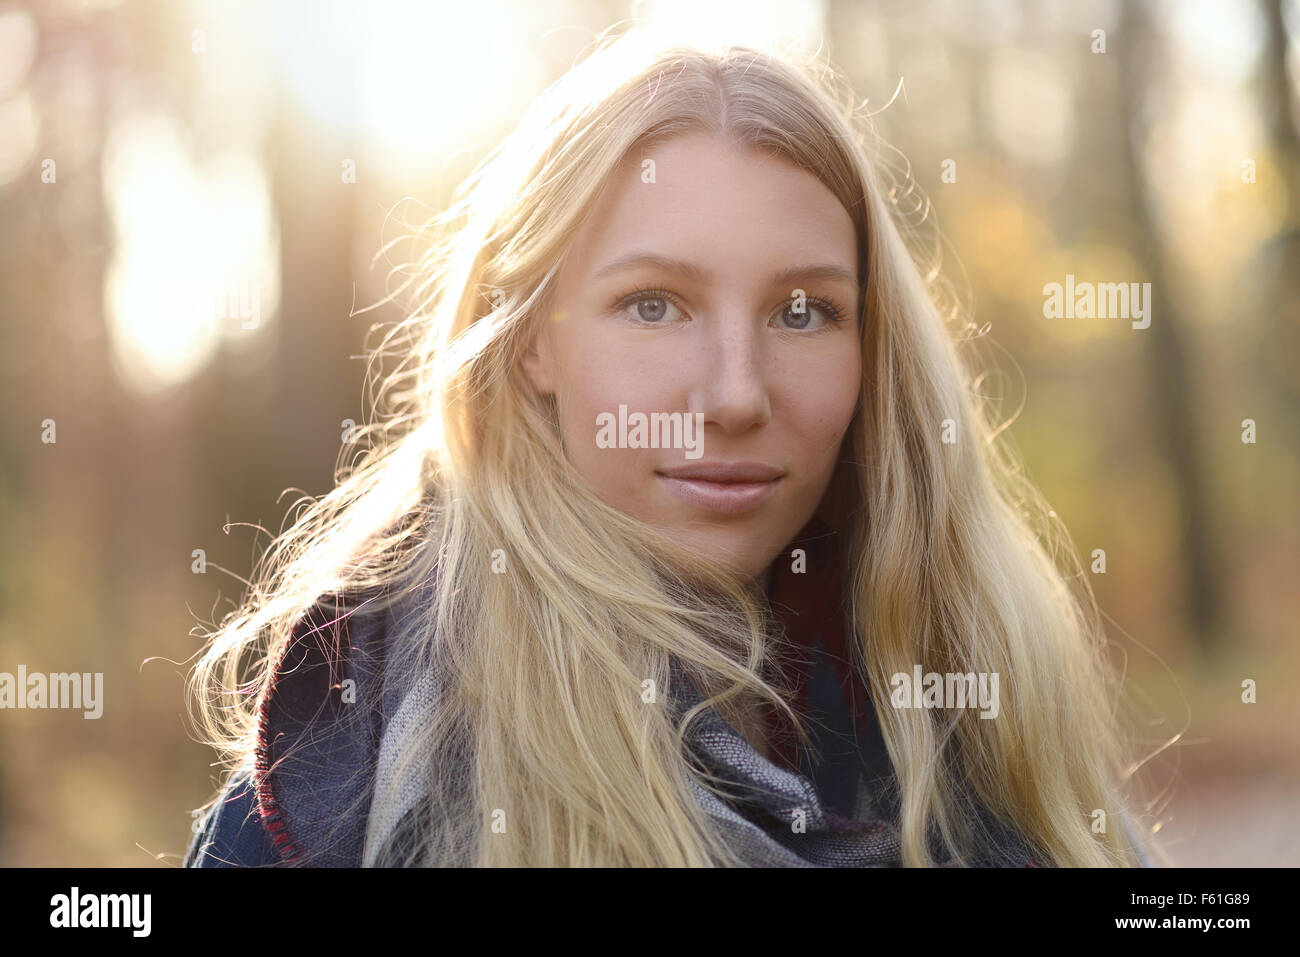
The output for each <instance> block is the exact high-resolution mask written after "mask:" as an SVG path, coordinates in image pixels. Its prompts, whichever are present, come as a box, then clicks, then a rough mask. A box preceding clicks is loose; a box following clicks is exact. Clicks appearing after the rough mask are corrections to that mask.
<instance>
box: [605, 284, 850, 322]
mask: <svg viewBox="0 0 1300 957" xmlns="http://www.w3.org/2000/svg"><path fill="white" fill-rule="evenodd" d="M804 298H805V299H806V300H807V301H808V302H810V303H812V304H813V305H814V306H820V307H821V308H822V309H824V310H826V312H827V313H828V314H829V315H830V318H831V321H832V322H843V321H844V316H845V313H846V312H847V311H848V310H846V309H844V308H843V307H842V306H840V305H839V304H838V303H835V302H833V301H831V300H829V299H822V298H819V297H816V296H805V297H804ZM646 299H664V300H667V301H668V302H671V303H672V304H673V305H675V306H677V308H679V309H681V308H682V307H681V305H680V304H679V303H678V301H677V297H676V296H675V295H673V294H672V293H671V292H669V291H668V290H667V289H659V288H655V287H646V288H643V289H637V290H635V291H633V292H629V293H628V294H627V295H625V296H622V297H620V298H619V299H617V300H615V301H614V302H613V303H612V304H611V305H610V309H611V311H613V312H621V311H622V310H624V309H626V308H627V307H628V306H630V305H632V304H634V303H637V302H641V301H643V300H646ZM683 311H685V310H683ZM645 324H646V325H658V323H653V322H652V323H645ZM822 328H825V329H829V328H830V327H829V326H823V327H822ZM792 331H801V330H792Z"/></svg>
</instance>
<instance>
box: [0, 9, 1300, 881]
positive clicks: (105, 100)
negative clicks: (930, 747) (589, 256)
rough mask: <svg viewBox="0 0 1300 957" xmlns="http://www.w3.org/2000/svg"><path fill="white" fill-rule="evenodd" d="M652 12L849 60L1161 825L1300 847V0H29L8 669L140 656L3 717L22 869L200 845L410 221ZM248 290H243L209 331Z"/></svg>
mask: <svg viewBox="0 0 1300 957" xmlns="http://www.w3.org/2000/svg"><path fill="white" fill-rule="evenodd" d="M637 18H643V19H646V20H654V21H659V22H668V23H674V24H680V25H682V26H683V28H685V29H689V30H691V31H700V33H701V34H702V35H716V32H717V31H724V32H725V34H726V35H727V36H728V37H729V38H730V39H731V40H733V41H734V42H739V43H747V42H752V43H759V44H764V43H770V42H772V41H773V40H783V41H785V42H794V43H799V44H801V45H803V46H805V47H806V48H808V49H816V48H817V47H818V45H819V43H824V44H825V45H826V47H827V48H828V50H829V55H830V57H831V60H832V62H833V63H834V64H835V65H836V66H837V67H838V68H840V69H842V70H843V71H844V72H845V73H846V74H847V77H848V79H849V80H850V82H851V83H852V85H853V88H854V90H855V91H856V93H857V95H858V97H859V99H860V100H861V99H865V100H866V101H867V105H868V108H870V109H871V110H872V111H873V112H875V111H876V108H877V107H878V108H879V112H878V115H877V117H876V122H877V124H878V125H879V127H880V129H881V131H882V133H883V134H884V136H885V138H886V139H887V140H888V141H889V142H890V143H891V144H892V145H893V146H895V147H897V148H898V149H899V150H900V151H901V156H902V157H906V163H907V164H910V171H911V175H912V177H913V178H914V180H915V185H916V187H918V188H919V190H920V191H921V192H922V193H924V194H925V195H926V196H928V198H929V201H930V205H929V207H928V208H926V207H924V206H922V207H920V212H921V213H923V214H924V215H925V217H926V218H927V221H929V220H932V221H933V222H934V223H935V224H936V225H937V227H938V229H939V230H941V231H942V235H943V237H944V239H945V241H946V248H945V252H944V268H945V270H946V271H947V273H948V275H949V276H950V277H951V278H952V279H953V280H954V281H955V282H957V283H959V284H960V285H962V286H963V287H964V288H965V290H966V291H965V293H964V295H965V298H966V301H967V304H968V306H970V307H971V309H972V310H973V311H972V313H971V314H970V315H969V316H968V317H967V318H968V320H969V321H970V322H972V323H974V324H975V326H976V327H982V326H984V325H985V324H988V325H989V331H988V333H987V335H986V336H985V337H984V338H983V339H982V340H981V345H982V346H985V345H992V344H996V346H995V348H992V349H989V350H987V351H988V352H989V354H990V357H991V358H992V359H993V361H994V362H995V363H996V367H997V368H996V371H997V375H996V376H995V377H993V378H992V379H990V382H991V383H992V382H994V380H996V382H997V385H996V388H994V387H993V386H990V388H993V389H994V391H1000V392H1001V393H1002V394H1004V395H1005V396H1006V402H1005V403H1004V411H1005V413H1006V414H1007V415H1008V416H1010V415H1011V414H1014V413H1016V411H1017V409H1020V411H1019V414H1018V416H1017V418H1016V420H1015V422H1014V424H1013V426H1012V430H1011V434H1012V435H1013V436H1014V439H1015V444H1016V447H1017V448H1018V449H1019V451H1020V453H1021V455H1022V456H1023V458H1024V461H1025V464H1026V466H1027V468H1028V471H1029V474H1030V477H1031V478H1032V479H1034V480H1035V481H1036V482H1037V483H1038V484H1039V486H1040V487H1041V488H1042V490H1043V491H1044V493H1045V495H1046V496H1047V498H1048V500H1049V501H1050V502H1051V503H1052V506H1053V507H1054V508H1055V510H1056V511H1057V513H1058V514H1059V515H1060V516H1061V517H1062V519H1063V520H1064V521H1065V523H1066V525H1067V526H1068V528H1069V529H1070V531H1071V534H1072V535H1073V537H1074V541H1075V544H1076V546H1077V548H1078V551H1079V552H1080V555H1081V557H1082V559H1083V560H1084V562H1085V565H1087V564H1091V562H1092V559H1091V555H1092V553H1093V550H1094V549H1104V550H1105V553H1106V571H1105V573H1104V574H1092V576H1091V581H1092V585H1093V587H1094V589H1095V591H1096V593H1097V596H1098V599H1099V601H1100V603H1101V605H1102V608H1103V609H1104V611H1105V612H1106V614H1107V616H1108V625H1109V627H1110V632H1111V637H1112V638H1113V639H1114V641H1115V643H1116V647H1117V649H1120V651H1121V653H1122V654H1123V655H1125V656H1126V657H1127V676H1128V677H1127V687H1128V690H1129V692H1130V694H1131V695H1132V697H1133V699H1134V700H1135V701H1137V702H1138V705H1139V707H1141V708H1142V709H1143V710H1144V712H1145V713H1146V714H1148V715H1149V716H1150V722H1149V724H1147V725H1145V726H1143V727H1142V728H1140V729H1139V733H1141V734H1142V736H1143V739H1144V741H1145V742H1147V745H1148V749H1149V750H1151V751H1155V750H1157V749H1161V750H1160V753H1159V754H1158V755H1157V756H1156V757H1154V758H1153V760H1151V761H1150V762H1149V763H1148V765H1147V766H1146V768H1145V769H1144V771H1143V773H1144V774H1149V775H1151V781H1152V782H1153V784H1152V787H1153V789H1154V790H1153V792H1152V793H1153V796H1154V797H1156V798H1157V799H1158V802H1157V804H1155V805H1154V806H1153V807H1152V808H1151V809H1150V813H1151V815H1152V816H1153V819H1156V820H1159V821H1161V822H1162V826H1161V829H1160V831H1159V836H1160V838H1161V839H1162V840H1163V841H1164V843H1165V846H1166V847H1167V849H1168V850H1169V852H1170V854H1171V855H1172V858H1173V861H1174V863H1176V864H1247V865H1276V864H1289V865H1296V864H1300V828H1297V826H1296V823H1295V812H1296V811H1297V810H1300V800H1298V798H1300V721H1298V720H1297V719H1298V718H1300V702H1298V696H1297V695H1296V693H1295V690H1294V689H1295V688H1296V686H1297V682H1298V681H1300V654H1298V648H1297V642H1296V640H1295V639H1296V628H1297V625H1296V621H1297V617H1300V615H1298V612H1300V608H1298V607H1297V605H1298V602H1297V590H1296V587H1295V586H1296V581H1297V577H1298V573H1300V547H1298V546H1300V509H1297V490H1298V489H1300V469H1298V464H1300V463H1298V461H1297V451H1298V449H1300V416H1298V415H1297V411H1296V410H1297V399H1300V395H1298V392H1300V268H1297V267H1298V265H1300V232H1298V230H1300V207H1298V202H1297V195H1298V191H1300V176H1298V175H1297V172H1298V171H1297V164H1300V142H1298V140H1297V125H1298V124H1297V121H1298V118H1300V105H1298V101H1300V88H1298V86H1297V78H1300V52H1298V51H1300V5H1297V4H1294V3H1287V2H1283V0H1261V2H1256V0H1239V2H1230V0H1224V2H1210V0H1190V2H1170V3H1160V2H1150V3H1120V2H1098V0H1057V2H1028V0H1024V2H1022V0H978V2H974V0H972V2H964V0H948V2H937V0H933V2H927V0H880V2H867V0H824V2H815V0H810V2H804V3H798V2H789V0H785V2H776V0H772V2H767V0H745V2H741V3H704V2H700V0H691V2H659V3H656V2H653V0H645V2H641V3H630V2H623V3H616V2H612V0H611V2H606V0H572V2H548V3H522V2H518V3H505V2H503V0H475V2H469V3H466V2H461V3H427V4H426V3H392V2H376V3H355V4H340V3H326V2H277V3H265V4H263V3H256V2H242V0H241V2H225V0H222V2H218V0H211V2H199V0H194V2H181V0H177V2H108V0H93V2H91V0H84V2H75V0H41V2H39V3H38V2H33V0H17V2H12V0H11V2H0V330H2V338H0V370H2V371H0V375H2V381H3V385H4V392H5V412H4V416H3V419H2V420H0V568H2V569H3V578H2V581H3V591H2V592H0V671H7V672H11V673H12V672H16V670H17V667H18V665H19V664H25V665H26V666H27V669H28V670H29V671H30V672H35V671H44V672H53V671H89V672H103V673H104V674H105V678H104V696H105V708H104V714H103V717H102V718H100V719H99V720H96V721H86V720H84V719H83V717H82V715H81V714H80V713H79V712H77V711H52V710H50V711H33V710H22V711H17V710H15V711H3V712H0V864H6V865H16V864H23V865H32V864H37V865H142V866H143V865H150V864H155V865H163V866H167V865H175V864H176V863H177V862H178V861H179V856H180V855H181V854H182V853H183V851H184V849H185V846H186V845H187V843H188V841H189V837H190V827H189V825H190V809H191V808H194V807H197V806H199V805H200V804H201V803H202V802H204V801H205V800H207V798H208V797H210V794H211V787H212V786H213V784H214V783H215V780H216V777H215V770H214V769H213V768H212V767H211V764H210V762H211V759H212V757H211V755H210V753H208V751H207V750H206V749H204V748H203V747H201V746H199V745H197V744H196V743H194V741H192V740H191V738H190V736H189V731H188V725H187V724H186V721H185V706H184V703H183V699H182V690H183V689H182V675H183V673H184V671H185V670H186V665H185V662H186V660H187V659H188V658H189V657H190V655H192V653H193V652H194V650H195V648H196V646H197V639H196V638H195V637H192V636H191V629H192V628H194V627H195V625H196V623H198V622H203V623H210V622H213V621H216V620H219V619H220V617H221V616H222V615H223V614H225V612H226V611H228V610H229V608H230V605H231V602H232V601H235V600H237V599H238V598H239V596H240V594H241V592H242V587H243V586H242V582H241V580H242V578H244V577H246V576H247V575H248V574H249V573H250V570H251V568H252V565H253V561H254V558H255V556H256V555H257V554H258V553H260V551H261V550H262V549H263V548H265V546H266V544H267V536H266V535H265V534H260V533H257V532H255V530H254V529H253V528H251V527H250V525H260V526H262V527H263V528H265V529H268V530H270V531H271V532H275V531H277V530H278V529H280V527H281V522H282V520H283V519H284V516H285V511H286V509H287V508H288V507H289V506H290V505H291V504H292V503H293V501H294V500H295V499H296V498H297V497H298V495H299V491H290V492H289V493H288V494H285V495H283V496H281V493H282V492H284V491H285V490H287V489H288V490H301V491H304V492H307V493H310V494H321V493H324V492H325V491H327V490H328V489H329V488H330V487H331V485H332V475H333V470H334V468H335V466H336V464H337V460H338V457H339V452H340V448H341V440H342V433H343V429H344V427H345V426H344V425H343V423H344V422H345V420H348V419H352V420H355V421H362V420H363V418H364V414H365V407H364V398H365V397H364V395H363V390H362V384H363V377H364V370H365V363H364V361H362V359H361V358H360V357H361V355H362V352H363V348H364V345H365V344H366V342H367V341H368V340H367V329H369V328H370V327H371V326H372V325H373V324H374V323H375V322H377V321H379V322H391V321H395V319H396V318H398V316H397V315H395V314H394V313H393V312H391V311H390V312H385V311H384V310H385V309H390V310H391V309H393V308H395V307H391V306H388V307H384V308H382V309H377V310H374V311H371V312H363V313H360V314H358V315H355V316H352V315H350V313H352V312H353V311H354V310H356V309H360V308H362V307H363V306H366V305H369V304H371V303H374V302H375V301H377V300H378V299H379V298H381V297H382V296H383V295H384V294H385V292H386V291H387V286H386V285H385V274H386V272H387V266H388V263H387V261H385V260H382V259H381V260H378V261H376V260H375V256H376V253H377V252H378V251H379V249H380V246H381V245H382V243H383V242H385V241H388V240H390V239H392V238H394V235H395V229H396V225H395V223H394V222H393V221H392V220H391V219H390V217H389V214H390V213H392V212H393V211H394V210H399V211H400V212H401V215H402V218H405V219H407V220H412V221H418V220H419V219H422V218H424V217H426V216H427V215H428V214H430V213H432V211H434V210H436V209H439V208H442V207H443V206H444V205H445V204H446V203H447V202H448V201H449V198H450V194H451V190H452V189H453V187H454V186H455V185H456V184H457V183H458V182H459V181H460V179H461V178H462V177H463V176H464V175H465V174H466V173H468V172H469V171H470V170H471V168H472V167H473V165H474V164H475V163H476V162H477V161H478V159H479V158H480V157H481V156H482V155H483V154H484V153H485V152H486V151H487V149H488V148H490V147H491V146H492V145H493V144H494V142H495V141H496V140H497V139H498V138H499V137H500V136H501V135H503V134H504V133H505V132H506V131H508V130H509V129H510V128H511V127H512V125H513V124H514V123H515V122H516V121H517V120H518V118H519V116H520V114H521V112H522V110H523V109H524V108H525V106H526V105H527V104H528V102H529V101H530V100H531V99H532V98H533V97H534V96H535V95H536V94H537V93H538V92H540V91H541V90H542V89H543V88H544V87H545V86H546V85H547V84H548V83H549V82H551V80H553V79H554V78H555V77H557V76H558V75H560V74H561V73H562V72H563V71H564V70H565V69H566V68H567V67H568V66H569V65H570V64H571V63H572V62H573V60H574V59H575V58H576V57H578V56H579V55H580V54H581V53H582V51H583V49H584V48H585V47H586V46H587V45H588V44H589V43H590V41H591V40H592V38H593V37H594V36H595V35H597V34H598V33H599V32H600V31H602V30H604V29H606V28H607V27H609V26H611V25H612V24H615V23H619V22H626V23H629V24H630V23H631V22H632V21H633V20H634V19H637ZM708 31H713V34H708ZM1096 31H1102V33H1101V34H1098V33H1097V32H1096ZM887 104H888V106H887V108H886V105H887ZM349 160H351V161H353V163H354V168H355V182H349V181H347V180H348V177H347V175H346V163H347V161H349ZM949 160H951V161H953V162H952V163H949V164H947V165H945V162H946V161H949ZM894 162H895V163H897V164H898V165H899V168H900V169H902V170H906V169H907V168H908V167H907V166H904V165H902V164H903V160H902V159H901V158H900V157H898V156H895V157H894ZM945 169H948V170H950V171H953V172H955V181H948V182H946V181H945V179H949V180H952V179H954V177H953V176H951V175H950V176H948V177H945V176H944V170H945ZM918 195H919V194H918ZM405 197H412V198H413V201H406V202H404V198H405ZM412 202H414V206H412ZM1067 273H1072V274H1074V275H1075V276H1076V277H1077V278H1078V279H1079V280H1081V281H1082V280H1092V281H1134V282H1139V281H1147V282H1150V283H1152V288H1153V291H1154V308H1153V313H1152V321H1151V325H1150V328H1148V329H1145V330H1135V329H1133V328H1131V326H1130V323H1129V322H1127V321H1123V320H1105V319H1048V318H1045V317H1044V314H1043V285H1044V284H1045V283H1047V282H1052V281H1056V282H1063V281H1064V277H1065V275H1066V274H1067ZM195 289H199V290H206V291H208V293H209V295H210V296H212V297H213V298H212V299H210V300H209V301H208V306H207V307H205V306H204V303H203V302H201V301H198V300H193V299H192V297H191V298H190V299H187V298H186V297H185V295H184V294H183V292H184V290H195ZM227 290H239V291H241V292H242V293H243V294H244V299H243V305H244V306H246V307H247V308H246V309H244V310H242V311H240V312H237V313H236V314H234V315H231V316H230V318H221V315H222V312H221V311H220V309H217V311H216V321H214V317H213V312H212V307H211V304H212V302H215V301H217V299H216V297H224V296H225V294H226V291H227ZM223 301H224V299H223ZM205 308H206V309H207V311H206V312H205ZM229 312H230V310H227V314H229ZM245 320H246V321H245ZM370 341H371V342H372V344H373V338H372V340H370ZM1022 405H1023V408H1021V406H1022ZM48 419H53V420H54V421H55V423H56V427H57V433H56V434H57V441H56V442H55V443H53V444H50V443H48V442H44V441H43V440H42V435H43V433H44V432H45V431H46V427H45V425H43V423H44V422H45V421H46V420H48ZM1246 419H1251V420H1253V421H1254V423H1255V427H1256V441H1255V442H1253V443H1248V442H1243V438H1242V437H1243V424H1242V423H1243V420H1246ZM228 523H230V528H229V530H228V531H227V529H226V526H227V524H228ZM240 523H249V524H240ZM198 548H201V549H203V550H204V551H205V552H206V555H207V561H208V566H207V572H206V574H195V573H194V572H193V571H192V562H193V558H192V553H193V551H194V550H195V549H198ZM1248 678H1249V679H1254V680H1255V681H1256V682H1257V685H1258V696H1259V697H1258V703H1255V704H1245V703H1243V702H1242V682H1243V680H1245V679H1248ZM1170 742H1172V743H1170ZM1162 743H1170V746H1169V747H1167V748H1163V749H1162V748H1161V745H1162Z"/></svg>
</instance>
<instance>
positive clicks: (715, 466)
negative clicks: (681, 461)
mask: <svg viewBox="0 0 1300 957" xmlns="http://www.w3.org/2000/svg"><path fill="white" fill-rule="evenodd" d="M659 474H660V475H666V476H668V477H669V478H675V479H694V480H697V481H700V482H717V483H753V482H772V481H775V480H776V479H779V478H780V477H781V476H783V475H784V474H785V472H784V471H782V470H781V469H778V468H774V467H773V466H771V465H762V464H760V463H758V462H694V463H692V464H690V465H679V466H677V467H676V468H671V469H660V470H659Z"/></svg>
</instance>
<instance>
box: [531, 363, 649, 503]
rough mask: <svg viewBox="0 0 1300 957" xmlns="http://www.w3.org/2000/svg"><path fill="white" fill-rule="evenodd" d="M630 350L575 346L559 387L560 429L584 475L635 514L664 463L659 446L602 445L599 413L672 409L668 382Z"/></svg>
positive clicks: (603, 494) (609, 498) (563, 366)
mask: <svg viewBox="0 0 1300 957" xmlns="http://www.w3.org/2000/svg"><path fill="white" fill-rule="evenodd" d="M626 352H627V350H622V351H620V350H619V349H617V348H609V347H607V346H602V345H601V344H600V343H598V342H596V341H594V340H587V341H585V342H584V343H583V344H576V343H574V344H570V348H568V349H566V350H564V351H563V353H562V354H561V356H560V358H561V362H560V367H559V370H560V373H559V374H560V376H561V378H560V382H559V386H558V388H557V394H558V401H559V413H560V431H561V434H562V436H563V439H564V448H565V452H566V455H567V457H568V459H569V461H570V462H571V463H572V465H573V467H574V468H575V469H576V470H577V471H578V473H579V474H580V475H582V477H583V478H584V479H586V481H587V482H588V483H589V484H590V485H591V486H592V487H593V488H594V489H595V490H596V492H597V493H598V494H599V495H600V496H601V498H603V499H605V501H607V502H609V503H610V504H611V505H615V506H617V507H619V508H621V509H623V510H624V511H627V512H629V513H633V514H635V513H637V512H638V511H639V507H638V506H639V505H641V504H642V503H643V502H644V499H645V488H644V487H643V486H644V485H645V483H646V482H648V481H649V477H650V476H651V475H652V474H653V471H654V468H655V467H656V466H657V465H658V464H660V462H659V460H658V459H657V458H652V457H653V456H658V455H662V454H663V453H662V452H660V451H658V450H655V449H640V448H601V447H600V446H598V445H597V444H596V433H597V428H598V427H597V417H598V416H600V415H602V414H605V413H609V414H612V415H614V416H617V415H618V407H619V405H620V404H621V405H625V406H627V408H628V411H629V412H631V411H637V410H642V411H649V410H655V409H661V408H669V407H671V406H670V403H669V397H668V396H666V395H664V394H663V392H664V388H665V382H664V381H663V380H662V379H660V378H658V377H655V376H650V375H648V374H647V373H648V370H649V368H650V366H649V364H647V363H646V362H645V361H644V356H642V357H640V361H637V358H638V357H637V356H635V355H626V354H625V353H626Z"/></svg>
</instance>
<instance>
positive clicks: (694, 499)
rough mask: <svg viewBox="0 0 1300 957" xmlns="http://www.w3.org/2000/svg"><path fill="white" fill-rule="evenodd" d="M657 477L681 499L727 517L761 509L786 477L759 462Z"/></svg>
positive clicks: (680, 469) (697, 467)
mask: <svg viewBox="0 0 1300 957" xmlns="http://www.w3.org/2000/svg"><path fill="white" fill-rule="evenodd" d="M656 474H657V475H658V476H659V478H660V479H662V480H663V482H664V483H665V484H666V485H667V486H668V490H669V491H670V492H672V493H673V494H674V495H676V496H677V497H678V498H680V499H682V500H684V501H686V502H688V503H689V504H691V505H694V506H696V507H697V508H702V509H705V510H707V511H711V512H718V513H721V514H724V515H736V514H740V513H743V512H749V511H753V510H754V509H756V508H758V507H759V506H760V505H762V504H763V503H764V502H766V501H767V500H768V499H769V498H771V497H772V495H773V493H775V491H776V488H777V486H778V485H779V484H780V483H781V480H782V478H783V477H784V476H785V472H784V471H782V470H781V469H778V468H774V467H772V466H770V465H762V464H760V463H757V462H700V463H694V464H691V465H682V466H677V467H675V468H671V469H661V470H660V471H659V472H657V473H656Z"/></svg>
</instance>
